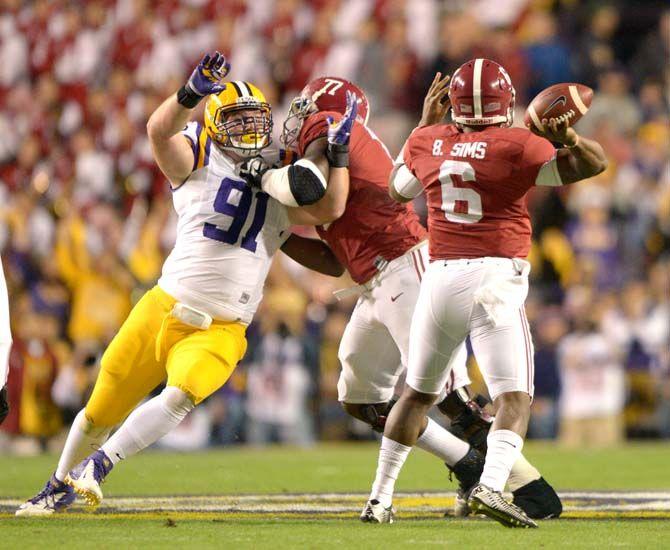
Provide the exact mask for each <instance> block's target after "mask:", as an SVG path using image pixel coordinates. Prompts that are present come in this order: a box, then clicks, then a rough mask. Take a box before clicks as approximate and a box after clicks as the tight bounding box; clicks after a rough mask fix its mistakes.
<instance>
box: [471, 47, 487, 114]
mask: <svg viewBox="0 0 670 550" xmlns="http://www.w3.org/2000/svg"><path fill="white" fill-rule="evenodd" d="M483 66H484V60H483V59H481V58H480V59H475V67H474V71H473V72H472V97H473V100H474V103H475V118H481V117H482V68H483Z"/></svg>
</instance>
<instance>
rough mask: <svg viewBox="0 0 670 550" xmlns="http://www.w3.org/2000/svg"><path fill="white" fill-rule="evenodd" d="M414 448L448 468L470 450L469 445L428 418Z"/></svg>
mask: <svg viewBox="0 0 670 550" xmlns="http://www.w3.org/2000/svg"><path fill="white" fill-rule="evenodd" d="M416 446H417V447H419V448H420V449H423V450H424V451H428V452H429V453H430V454H433V455H435V456H436V457H438V458H440V459H441V460H442V461H443V462H446V463H447V464H448V465H449V466H453V465H454V464H456V463H457V462H458V461H459V460H460V459H461V458H463V457H464V456H465V455H466V454H468V451H469V450H470V445H468V444H467V443H466V442H465V441H463V440H462V439H458V438H457V437H456V436H455V435H453V434H452V433H450V432H449V431H448V430H445V429H444V428H443V427H442V426H440V425H439V424H438V423H437V422H435V421H434V420H431V419H430V418H429V419H428V425H427V426H426V429H425V430H424V431H423V433H422V434H421V435H420V436H419V439H417V440H416Z"/></svg>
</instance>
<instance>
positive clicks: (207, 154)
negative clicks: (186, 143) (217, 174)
mask: <svg viewBox="0 0 670 550" xmlns="http://www.w3.org/2000/svg"><path fill="white" fill-rule="evenodd" d="M211 147H212V140H211V138H210V137H209V136H207V143H205V166H207V165H208V164H209V150H210V149H211Z"/></svg>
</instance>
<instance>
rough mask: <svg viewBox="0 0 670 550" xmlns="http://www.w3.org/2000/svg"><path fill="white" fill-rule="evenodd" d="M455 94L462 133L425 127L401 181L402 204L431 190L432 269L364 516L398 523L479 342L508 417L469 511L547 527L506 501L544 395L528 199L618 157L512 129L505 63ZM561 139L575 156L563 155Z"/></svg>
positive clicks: (479, 70)
mask: <svg viewBox="0 0 670 550" xmlns="http://www.w3.org/2000/svg"><path fill="white" fill-rule="evenodd" d="M447 91H448V95H449V100H450V105H451V109H452V117H453V120H454V122H455V124H439V125H432V126H421V127H419V128H417V129H415V130H414V131H413V132H412V134H411V135H410V137H409V139H408V140H407V142H406V143H405V145H404V147H403V154H402V162H399V163H398V165H397V166H396V167H395V169H394V172H393V175H392V177H391V179H390V182H389V187H390V194H391V196H392V197H394V198H395V199H396V200H398V201H399V202H407V201H410V200H412V199H413V198H415V197H416V196H418V195H419V194H420V193H421V192H423V191H424V190H425V192H426V198H427V204H428V222H429V225H428V227H429V250H430V259H431V263H430V266H429V267H428V268H427V270H426V273H425V274H424V278H423V281H422V284H421V291H420V293H419V298H418V302H417V305H416V309H415V311H414V315H413V318H412V324H411V331H410V351H409V364H408V368H407V379H406V388H405V390H404V392H403V394H402V396H401V397H400V400H399V401H398V403H396V405H395V406H394V407H393V409H392V410H391V412H390V414H389V417H388V419H387V422H386V426H385V429H384V436H383V438H382V445H381V450H380V453H379V463H378V468H377V475H376V478H375V481H374V484H373V487H372V491H371V494H370V500H369V501H368V503H367V504H366V506H365V508H364V511H363V514H364V515H369V516H370V517H372V518H374V519H375V520H376V521H380V522H390V521H391V520H392V517H393V510H392V498H393V490H394V485H395V480H396V478H397V476H398V474H399V472H400V469H401V468H402V465H403V464H404V462H405V460H406V458H407V455H408V454H409V452H410V450H411V448H412V446H413V445H415V444H416V443H417V439H418V438H419V436H420V433H421V429H422V426H423V425H425V416H426V413H427V412H428V410H429V409H430V407H431V406H432V405H433V403H434V402H435V399H436V397H437V396H438V395H439V394H440V392H441V390H442V388H443V387H444V385H445V382H446V381H447V380H448V378H449V375H450V372H449V369H450V366H451V364H452V362H453V357H454V355H455V354H457V353H458V351H459V349H460V347H461V346H462V344H463V341H464V340H465V338H466V337H468V336H469V337H470V340H471V343H472V346H473V350H474V353H475V356H476V358H477V361H478V364H479V366H480V370H481V372H482V374H483V376H484V380H485V382H486V384H487V387H488V390H489V393H490V395H491V398H492V399H493V402H494V405H495V408H496V412H497V414H496V418H495V421H494V422H493V425H492V427H491V430H490V432H489V434H488V437H487V452H486V462H485V464H484V470H483V473H482V475H481V478H480V480H479V483H478V484H477V485H476V486H475V487H474V488H473V489H471V491H470V494H469V499H468V504H469V506H470V508H471V509H472V510H473V511H475V512H479V513H483V514H485V515H488V516H490V517H492V518H494V519H496V520H498V521H499V522H500V523H502V524H503V525H506V526H510V527H516V526H520V527H537V524H536V523H535V522H534V521H533V520H532V519H530V518H529V517H528V516H527V515H526V514H525V513H524V511H523V510H522V509H520V508H519V507H518V506H516V505H514V504H512V503H509V502H507V501H506V500H505V499H504V498H503V497H502V490H503V489H504V487H505V483H506V482H507V480H508V477H509V475H510V470H511V468H512V466H513V465H514V463H515V462H516V461H517V460H518V458H519V456H520V455H521V450H522V447H523V438H524V436H525V434H526V428H527V425H528V418H529V416H530V402H531V398H532V395H533V346H532V340H531V337H530V330H529V327H528V322H527V320H526V316H525V312H524V301H525V298H526V294H527V292H528V272H529V269H530V265H529V264H528V262H527V261H526V260H525V259H524V258H525V257H526V256H527V254H528V250H529V248H530V234H531V231H530V222H529V216H528V210H527V207H526V193H527V192H528V191H529V189H530V188H531V187H533V186H534V185H549V186H559V185H563V184H568V183H573V182H575V181H579V180H582V179H585V178H588V177H591V176H594V175H596V174H598V173H600V172H602V171H603V170H604V169H605V167H606V165H607V160H606V158H605V155H604V152H603V150H602V147H600V145H599V144H597V143H596V142H594V141H591V140H588V139H585V138H583V137H581V136H578V135H577V134H576V133H575V131H574V130H573V129H572V128H569V127H568V125H567V123H566V122H558V121H557V120H555V119H552V120H549V121H545V122H543V129H544V131H543V134H544V136H545V137H546V138H547V139H545V138H543V137H538V136H536V135H534V134H533V133H531V132H530V131H529V130H526V129H523V128H510V127H509V126H511V124H512V112H513V108H514V88H513V87H512V82H511V80H510V78H509V76H508V74H507V72H506V71H505V70H504V69H503V67H501V66H500V65H498V64H497V63H495V62H493V61H490V60H487V59H474V60H471V61H468V62H467V63H465V64H463V65H462V66H461V67H460V68H459V69H458V71H456V73H455V74H454V77H453V79H452V81H451V83H450V86H449V87H446V86H445V87H444V91H443V93H442V97H443V98H444V99H446V97H445V96H446V95H447ZM538 132H539V130H538ZM549 140H551V141H554V142H558V143H561V144H563V145H564V147H563V148H562V149H560V150H559V151H558V152H557V151H556V150H555V149H554V147H553V146H552V144H551V143H550V141H549Z"/></svg>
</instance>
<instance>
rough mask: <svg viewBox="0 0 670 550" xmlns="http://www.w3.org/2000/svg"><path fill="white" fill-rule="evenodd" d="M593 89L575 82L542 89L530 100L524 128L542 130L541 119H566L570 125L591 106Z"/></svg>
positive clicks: (524, 119)
mask: <svg viewBox="0 0 670 550" xmlns="http://www.w3.org/2000/svg"><path fill="white" fill-rule="evenodd" d="M592 100H593V90H592V89H591V88H589V87H588V86H584V85H583V84H576V83H563V84H554V85H553V86H549V88H546V89H544V90H542V91H541V92H540V93H539V94H537V95H536V96H535V97H534V98H533V101H531V102H530V104H529V105H528V108H527V109H526V114H525V116H524V118H523V122H524V124H525V125H526V128H531V127H532V126H535V127H536V128H537V129H539V130H542V119H545V118H546V119H547V120H548V119H550V118H557V119H559V120H567V122H568V124H569V125H570V126H572V125H574V124H575V122H577V121H578V120H579V119H580V118H582V117H583V116H584V115H585V114H586V111H588V110H589V107H590V106H591V101H592Z"/></svg>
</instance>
